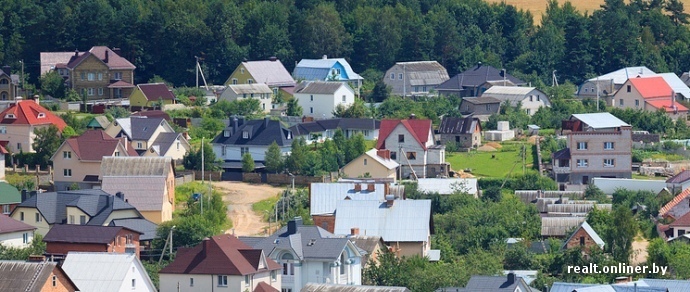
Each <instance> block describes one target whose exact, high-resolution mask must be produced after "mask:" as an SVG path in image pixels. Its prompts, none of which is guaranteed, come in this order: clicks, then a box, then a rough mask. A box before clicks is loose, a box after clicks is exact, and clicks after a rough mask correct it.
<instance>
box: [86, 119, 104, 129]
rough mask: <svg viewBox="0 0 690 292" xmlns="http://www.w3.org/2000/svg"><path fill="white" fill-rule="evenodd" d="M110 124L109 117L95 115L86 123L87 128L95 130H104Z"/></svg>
mask: <svg viewBox="0 0 690 292" xmlns="http://www.w3.org/2000/svg"><path fill="white" fill-rule="evenodd" d="M109 124H110V121H109V120H108V117H106V116H95V117H93V118H92V119H91V120H90V121H89V123H88V124H86V128H87V129H94V130H98V129H100V130H104V129H105V128H107V127H108V125H109Z"/></svg>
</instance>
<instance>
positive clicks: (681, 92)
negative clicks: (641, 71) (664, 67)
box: [657, 72, 690, 101]
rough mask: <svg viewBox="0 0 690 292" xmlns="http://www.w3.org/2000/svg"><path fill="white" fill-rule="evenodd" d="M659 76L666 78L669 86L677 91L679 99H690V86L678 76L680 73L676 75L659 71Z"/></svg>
mask: <svg viewBox="0 0 690 292" xmlns="http://www.w3.org/2000/svg"><path fill="white" fill-rule="evenodd" d="M657 76H661V77H662V78H664V81H666V83H667V84H668V86H670V87H671V89H672V90H673V92H675V94H676V99H677V100H683V101H688V100H690V88H689V87H688V85H687V84H685V82H683V80H682V79H680V78H679V77H678V75H676V73H672V72H671V73H659V74H657Z"/></svg>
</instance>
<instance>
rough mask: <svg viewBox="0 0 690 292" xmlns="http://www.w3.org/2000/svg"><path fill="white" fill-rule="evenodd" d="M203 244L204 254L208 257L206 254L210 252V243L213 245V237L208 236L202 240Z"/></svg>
mask: <svg viewBox="0 0 690 292" xmlns="http://www.w3.org/2000/svg"><path fill="white" fill-rule="evenodd" d="M202 244H203V249H202V250H201V252H202V253H203V256H204V257H206V255H207V254H208V249H209V248H210V245H211V239H210V238H208V237H206V238H204V241H203V242H202Z"/></svg>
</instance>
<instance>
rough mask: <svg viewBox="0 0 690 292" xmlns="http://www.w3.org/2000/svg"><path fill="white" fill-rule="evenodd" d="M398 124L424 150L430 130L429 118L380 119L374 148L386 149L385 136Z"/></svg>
mask: <svg viewBox="0 0 690 292" xmlns="http://www.w3.org/2000/svg"><path fill="white" fill-rule="evenodd" d="M398 124H402V125H403V126H404V127H405V129H407V131H408V132H409V133H410V134H411V135H412V137H413V138H414V139H415V140H417V142H419V145H421V146H422V148H423V149H424V150H426V143H427V142H428V141H429V134H430V132H431V120H418V119H409V120H382V121H381V128H380V129H379V138H378V141H377V142H376V149H386V138H388V135H390V134H391V132H393V130H395V127H397V126H398Z"/></svg>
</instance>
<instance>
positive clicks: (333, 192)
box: [310, 183, 386, 215]
mask: <svg viewBox="0 0 690 292" xmlns="http://www.w3.org/2000/svg"><path fill="white" fill-rule="evenodd" d="M355 185H357V184H356V183H312V184H311V186H310V189H311V190H310V196H311V200H310V209H311V215H318V214H333V213H334V212H335V210H336V205H337V204H338V201H341V200H345V199H346V198H350V200H368V201H383V200H385V196H386V193H385V187H384V186H385V185H384V184H373V185H374V191H373V192H369V191H367V188H368V187H369V185H370V184H365V183H363V184H359V185H360V186H361V191H355Z"/></svg>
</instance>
